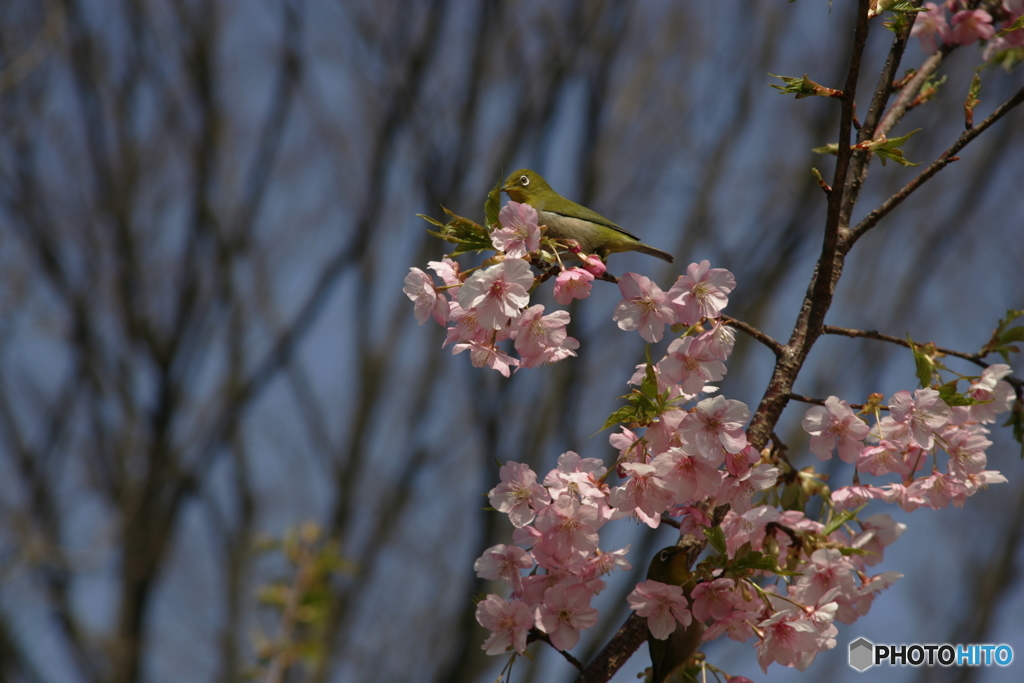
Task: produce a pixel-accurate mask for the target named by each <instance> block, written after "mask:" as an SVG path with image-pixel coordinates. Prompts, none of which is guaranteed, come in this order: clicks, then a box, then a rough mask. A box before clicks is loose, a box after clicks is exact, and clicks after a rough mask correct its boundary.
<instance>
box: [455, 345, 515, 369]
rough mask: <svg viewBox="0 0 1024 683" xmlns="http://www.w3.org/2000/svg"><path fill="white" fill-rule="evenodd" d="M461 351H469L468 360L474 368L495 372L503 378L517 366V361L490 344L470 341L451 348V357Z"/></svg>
mask: <svg viewBox="0 0 1024 683" xmlns="http://www.w3.org/2000/svg"><path fill="white" fill-rule="evenodd" d="M463 351H469V359H470V361H472V363H473V367H474V368H490V369H492V370H497V371H498V372H500V373H501V374H502V375H504V376H505V377H508V376H509V373H510V368H514V367H515V366H517V365H519V361H518V360H516V359H515V358H513V357H512V356H510V355H508V354H507V353H505V352H504V351H502V350H501V349H499V348H497V347H495V346H491V345H490V344H482V343H480V342H477V341H470V342H466V343H464V344H456V345H455V346H453V347H452V355H453V356H454V355H457V354H460V353H462V352H463Z"/></svg>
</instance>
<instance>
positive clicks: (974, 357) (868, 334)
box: [821, 325, 989, 368]
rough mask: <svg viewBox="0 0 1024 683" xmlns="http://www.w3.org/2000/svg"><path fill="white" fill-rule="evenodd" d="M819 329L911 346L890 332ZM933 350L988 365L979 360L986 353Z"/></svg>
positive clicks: (982, 365) (943, 349) (825, 327)
mask: <svg viewBox="0 0 1024 683" xmlns="http://www.w3.org/2000/svg"><path fill="white" fill-rule="evenodd" d="M821 331H822V332H824V333H825V334H836V335H841V336H844V337H853V338H858V337H860V338H863V339H876V340H878V341H884V342H889V343H890V344H898V345H900V346H902V347H905V348H908V349H909V348H911V344H910V342H909V341H907V340H906V339H901V338H900V337H894V336H892V335H891V334H882V333H881V332H876V331H875V330H853V329H849V328H846V327H836V326H835V325H825V326H824V327H823V328H822V330H821ZM917 346H920V344H917ZM935 350H936V351H938V352H939V353H941V354H943V355H946V356H956V357H957V358H963V359H964V360H969V361H971V362H972V363H974V364H976V365H980V366H981V367H983V368H987V367H988V365H989V364H988V363H985V362H984V361H982V360H981V359H982V358H984V357H985V355H986V354H982V353H965V352H964V351H956V350H954V349H946V348H943V347H941V346H936V347H935Z"/></svg>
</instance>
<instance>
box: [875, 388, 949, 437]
mask: <svg viewBox="0 0 1024 683" xmlns="http://www.w3.org/2000/svg"><path fill="white" fill-rule="evenodd" d="M889 414H890V415H892V418H893V419H894V420H895V421H896V422H901V423H904V424H906V425H907V428H908V429H909V430H910V439H911V441H912V442H913V443H915V444H916V445H918V446H920V447H921V448H923V449H925V450H926V451H927V450H930V449H931V447H932V446H933V445H934V443H935V430H937V429H938V428H939V427H941V426H942V425H944V424H946V422H948V421H949V418H950V414H951V413H950V410H949V406H947V405H946V404H945V403H944V402H943V401H942V399H941V398H939V392H937V391H935V390H934V389H918V390H917V391H915V392H914V395H913V396H911V395H910V392H909V391H906V390H903V391H897V392H896V393H895V394H893V396H892V399H891V400H890V401H889Z"/></svg>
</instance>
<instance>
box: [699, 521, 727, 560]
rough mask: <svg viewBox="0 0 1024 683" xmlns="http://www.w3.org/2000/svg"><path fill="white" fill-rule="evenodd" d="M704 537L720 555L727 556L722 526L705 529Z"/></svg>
mask: <svg viewBox="0 0 1024 683" xmlns="http://www.w3.org/2000/svg"><path fill="white" fill-rule="evenodd" d="M703 531H704V536H705V537H706V538H707V539H708V543H710V544H711V547H712V548H714V549H715V550H716V551H718V554H719V555H725V554H726V545H725V532H724V531H722V527H720V526H711V527H707V526H706V527H704V529H703Z"/></svg>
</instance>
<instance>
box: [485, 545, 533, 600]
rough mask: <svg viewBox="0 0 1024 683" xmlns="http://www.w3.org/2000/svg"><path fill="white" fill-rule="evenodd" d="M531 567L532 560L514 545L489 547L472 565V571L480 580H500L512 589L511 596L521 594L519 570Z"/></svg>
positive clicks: (521, 581)
mask: <svg viewBox="0 0 1024 683" xmlns="http://www.w3.org/2000/svg"><path fill="white" fill-rule="evenodd" d="M532 566H533V559H532V558H531V557H530V555H529V554H528V553H527V552H526V551H525V550H523V549H522V548H519V547H516V546H514V545H504V544H502V543H499V544H498V545H495V546H491V547H490V548H488V549H487V550H485V551H484V554H483V555H481V556H480V557H478V558H477V560H476V562H474V563H473V570H474V571H476V575H477V576H478V577H480V578H481V579H489V580H491V581H497V580H499V579H500V580H501V581H504V582H505V583H507V584H508V585H510V586H511V587H512V595H518V594H520V593H522V592H523V576H522V574H520V573H519V570H520V569H529V568H531V567H532Z"/></svg>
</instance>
